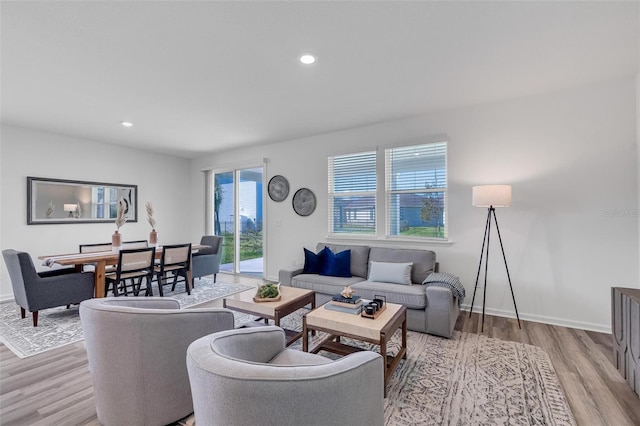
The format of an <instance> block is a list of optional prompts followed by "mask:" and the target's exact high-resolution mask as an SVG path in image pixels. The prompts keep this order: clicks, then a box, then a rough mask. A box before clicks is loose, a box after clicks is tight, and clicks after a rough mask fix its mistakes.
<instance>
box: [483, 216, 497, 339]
mask: <svg viewBox="0 0 640 426" xmlns="http://www.w3.org/2000/svg"><path fill="white" fill-rule="evenodd" d="M492 212H493V207H490V208H489V223H488V226H487V258H486V259H485V261H484V289H483V291H482V325H481V327H480V332H483V331H484V306H485V302H486V300H487V277H488V276H489V239H490V237H491V213H492ZM493 214H494V215H495V212H494V213H493ZM494 217H495V216H494Z"/></svg>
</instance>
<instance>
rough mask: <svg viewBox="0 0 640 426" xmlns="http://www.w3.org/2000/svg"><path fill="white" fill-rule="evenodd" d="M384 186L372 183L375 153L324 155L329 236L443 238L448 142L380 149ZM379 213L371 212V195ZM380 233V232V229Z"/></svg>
mask: <svg viewBox="0 0 640 426" xmlns="http://www.w3.org/2000/svg"><path fill="white" fill-rule="evenodd" d="M384 154H385V168H384V177H383V176H380V182H384V188H382V187H381V185H377V179H378V176H377V174H376V156H377V152H376V151H370V152H360V153H354V154H345V155H337V156H332V157H329V167H328V175H329V182H328V199H329V234H332V235H340V234H344V235H347V234H349V235H358V234H360V235H371V236H376V235H377V234H378V231H377V228H376V216H377V215H378V214H383V215H384V223H385V224H386V226H385V231H384V236H386V237H391V238H403V237H404V238H430V239H434V238H435V239H446V238H447V142H437V143H429V144H423V145H413V146H404V147H398V148H389V149H386V150H385V151H384ZM377 198H378V199H384V207H385V210H384V212H379V211H378V212H376V199H377ZM380 232H381V233H382V231H380Z"/></svg>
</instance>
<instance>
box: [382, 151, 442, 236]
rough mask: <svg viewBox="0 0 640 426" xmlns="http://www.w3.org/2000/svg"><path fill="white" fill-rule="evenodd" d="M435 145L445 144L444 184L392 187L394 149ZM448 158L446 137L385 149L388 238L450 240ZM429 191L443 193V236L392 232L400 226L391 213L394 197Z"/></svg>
mask: <svg viewBox="0 0 640 426" xmlns="http://www.w3.org/2000/svg"><path fill="white" fill-rule="evenodd" d="M434 145H444V152H443V154H444V186H438V187H433V188H426V187H425V188H414V189H391V187H390V186H391V177H390V174H391V170H390V166H391V161H392V160H390V158H389V156H390V155H391V153H392V151H394V150H407V149H411V148H420V147H427V146H434ZM448 158H449V144H448V141H447V140H446V139H443V140H437V141H429V142H424V143H417V144H416V143H414V144H411V145H402V146H394V147H388V148H385V150H384V174H383V176H384V208H385V213H384V223H385V227H384V229H385V235H384V237H385V238H387V239H394V240H416V241H433V242H448V241H449V220H448V213H449V206H448V201H449V167H448ZM429 193H443V202H442V204H443V205H442V209H443V211H442V232H443V236H442V237H437V236H411V235H401V234H392V233H391V229H392V227H393V226H394V225H395V226H400V225H399V224H394V223H393V222H392V221H393V218H392V214H391V207H392V206H391V205H392V201H391V199H392V197H393V196H394V195H400V194H429ZM397 219H398V220H401V216H400V215H399V216H398V218H397Z"/></svg>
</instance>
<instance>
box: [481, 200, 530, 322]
mask: <svg viewBox="0 0 640 426" xmlns="http://www.w3.org/2000/svg"><path fill="white" fill-rule="evenodd" d="M493 219H494V220H495V222H496V230H497V231H498V239H499V240H500V249H501V250H502V258H503V259H504V268H505V269H506V270H507V278H508V279H509V289H511V298H512V299H513V308H514V309H515V310H516V318H517V319H518V328H520V329H522V326H521V325H520V315H518V307H517V306H516V296H515V295H514V294H513V286H512V285H511V275H509V267H508V266H507V256H505V254H504V246H503V245H502V237H501V236H500V228H499V227H498V217H497V216H496V212H495V211H494V212H493ZM485 278H486V277H485Z"/></svg>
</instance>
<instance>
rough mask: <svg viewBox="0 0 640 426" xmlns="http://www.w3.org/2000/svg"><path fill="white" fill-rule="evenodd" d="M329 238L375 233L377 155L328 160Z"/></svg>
mask: <svg viewBox="0 0 640 426" xmlns="http://www.w3.org/2000/svg"><path fill="white" fill-rule="evenodd" d="M328 176H329V182H328V188H329V190H328V193H329V194H328V195H329V196H328V199H329V210H328V211H329V234H369V235H372V234H373V235H375V233H376V151H370V152H361V153H356V154H346V155H336V156H332V157H329V167H328Z"/></svg>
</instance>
